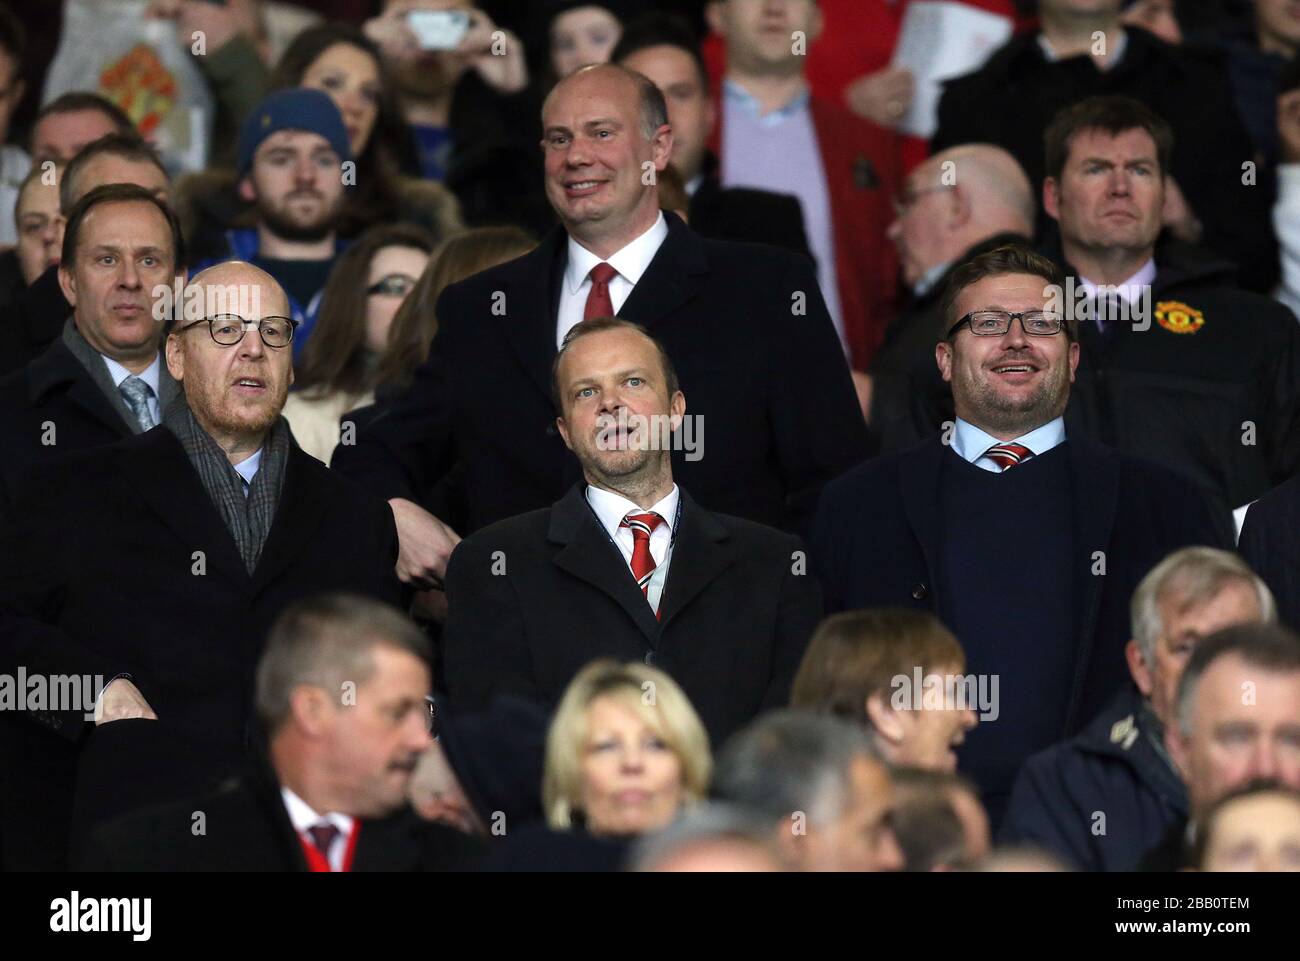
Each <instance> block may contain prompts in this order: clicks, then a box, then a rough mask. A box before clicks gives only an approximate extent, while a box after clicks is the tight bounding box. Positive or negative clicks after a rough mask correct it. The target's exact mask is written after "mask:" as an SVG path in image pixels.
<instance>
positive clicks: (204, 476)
mask: <svg viewBox="0 0 1300 961" xmlns="http://www.w3.org/2000/svg"><path fill="white" fill-rule="evenodd" d="M232 298H236V299H235V300H232ZM231 302H237V303H239V305H240V306H241V308H242V309H243V313H242V314H239V315H233V314H230V313H228V312H226V311H222V312H219V313H207V312H206V311H205V312H204V313H205V316H203V317H200V318H197V319H193V320H190V319H185V320H183V321H182V322H180V323H178V324H176V325H175V327H174V329H172V330H171V332H170V333H169V334H168V336H167V338H166V342H165V344H164V358H165V361H166V365H167V369H168V371H169V372H170V374H171V376H172V377H173V378H174V379H175V381H176V382H177V383H178V384H179V386H180V392H179V396H178V397H177V398H176V399H175V400H174V401H173V402H172V403H170V404H169V405H168V406H167V407H166V408H165V409H163V410H161V411H160V416H159V421H160V422H159V424H158V425H157V426H155V427H153V428H152V429H150V430H147V431H145V432H144V433H142V434H139V435H137V436H134V437H132V438H130V439H129V440H127V441H124V442H121V443H117V444H113V445H110V446H107V447H103V448H99V449H97V450H93V451H83V452H80V453H76V454H72V455H69V456H67V457H63V458H57V459H55V460H52V461H51V462H50V463H49V464H48V465H45V466H43V467H42V468H41V469H39V470H37V471H33V472H32V473H31V474H29V476H28V478H27V483H25V484H24V485H23V486H22V487H21V489H20V492H19V496H18V498H17V500H16V502H15V510H14V515H13V516H14V518H15V519H14V522H13V523H12V524H11V525H9V526H8V527H7V529H5V530H4V531H3V532H2V533H0V551H2V552H3V553H2V555H0V673H10V674H16V673H17V672H18V671H19V670H20V669H21V670H24V671H25V672H26V674H27V675H28V676H29V677H30V676H33V675H38V674H39V675H44V676H51V675H75V676H88V677H90V678H92V688H91V689H92V691H93V692H94V694H95V697H94V699H93V701H92V702H89V703H77V704H57V705H45V706H37V705H30V707H31V709H30V710H27V711H23V712H6V716H5V717H3V718H0V723H3V724H4V725H5V726H6V727H7V728H9V729H10V730H9V732H8V733H10V734H22V735H26V734H29V735H30V736H31V737H32V738H37V737H42V736H44V737H49V736H51V735H53V736H54V737H56V738H57V739H60V740H62V741H64V742H65V743H68V744H71V745H72V746H73V748H74V750H75V751H76V755H77V778H76V783H77V785H78V789H77V790H78V794H77V796H76V798H75V803H76V805H77V807H76V811H75V814H74V816H73V818H72V820H73V827H72V836H73V842H74V844H75V841H76V838H77V837H79V836H80V833H81V831H82V829H84V828H86V827H89V826H90V825H91V824H92V823H95V822H96V821H97V820H99V819H101V818H103V817H106V816H109V815H113V814H118V813H123V812H125V811H127V810H130V809H133V808H134V807H137V806H140V805H142V804H146V803H151V802H161V801H167V800H172V799H179V798H182V797H184V796H186V795H188V794H194V793H200V792H202V791H203V790H205V789H206V788H208V787H211V786H214V785H215V784H217V783H218V782H220V781H221V780H222V779H223V778H224V777H227V776H229V775H231V774H232V773H234V772H236V771H237V770H239V769H240V767H241V766H242V763H243V761H244V754H245V751H246V749H247V747H248V742H249V732H250V731H251V730H252V719H253V704H252V695H253V684H252V681H253V669H254V666H255V665H256V663H257V659H258V656H259V654H260V652H261V647H262V644H263V641H264V639H265V637H266V633H267V630H268V628H269V626H270V624H271V623H272V621H273V620H274V619H275V617H276V616H277V615H278V614H279V613H280V611H281V610H282V609H283V608H284V607H286V606H287V605H289V604H291V603H293V602H295V601H297V600H299V599H301V598H303V597H306V596H309V595H315V594H318V593H322V592H328V591H348V592H352V593H355V594H360V595H363V596H368V597H372V598H375V599H376V600H380V601H386V602H388V603H393V604H399V605H400V603H401V600H402V592H401V587H400V585H399V583H398V581H397V578H396V572H395V567H394V565H395V563H396V560H397V532H396V529H395V527H394V523H393V518H392V513H391V511H390V510H389V509H388V506H387V505H386V504H385V503H384V502H383V501H382V500H379V499H377V498H374V497H373V496H371V495H369V494H367V493H366V492H364V491H362V490H361V489H360V488H359V487H357V486H356V485H355V484H353V483H352V482H351V481H348V480H347V479H345V478H343V477H340V476H338V475H336V474H333V473H331V472H330V471H329V469H328V468H326V467H325V466H324V465H323V464H321V463H320V462H319V461H317V460H316V459H315V458H313V457H311V456H310V455H308V454H305V453H304V452H303V451H301V450H300V449H299V448H298V446H297V445H296V444H295V443H294V440H293V435H292V433H291V432H290V430H289V427H288V424H287V423H286V422H285V420H284V419H283V418H282V417H281V415H280V412H281V409H282V408H283V406H284V401H285V397H286V395H287V393H288V390H289V385H290V384H291V383H292V382H293V366H292V342H293V337H294V328H295V325H294V324H293V322H292V321H291V320H289V318H288V313H289V311H288V301H287V298H286V297H285V294H284V291H283V290H282V289H281V288H280V285H279V284H278V283H276V281H275V280H274V279H273V278H272V277H271V276H270V275H269V274H267V273H265V272H264V271H262V270H260V269H259V268H257V267H255V266H253V265H251V264H247V263H242V262H228V263H225V264H221V265H218V266H216V267H213V268H211V269H209V270H206V271H204V272H202V273H200V274H198V275H197V276H196V277H195V278H194V279H193V281H192V282H191V286H190V288H188V289H187V290H186V291H185V294H184V301H183V304H184V307H185V309H186V317H187V318H188V315H189V312H190V308H191V305H198V306H206V305H208V304H217V305H221V304H225V303H231ZM83 700H84V699H83ZM38 707H39V709H38ZM33 722H34V723H33ZM20 725H21V730H20ZM92 732H93V733H92ZM6 770H11V771H15V770H21V768H17V767H12V766H6ZM8 780H9V781H10V784H8V785H6V788H5V792H6V797H8V796H10V795H11V794H12V793H13V790H12V787H11V785H12V782H15V781H17V782H21V783H22V785H23V787H22V793H24V794H25V797H24V799H23V800H25V802H26V803H27V804H29V805H30V804H36V803H44V804H47V805H62V806H63V807H64V808H67V807H68V805H69V804H70V803H71V802H70V800H69V798H68V796H67V794H66V790H65V793H63V794H60V793H59V792H58V791H57V790H53V786H47V787H51V793H49V794H45V795H42V794H41V792H40V791H39V790H36V789H38V788H40V787H42V785H39V784H36V783H35V782H34V781H32V780H31V779H24V778H23V777H15V778H12V779H8ZM65 788H66V786H65ZM34 791H35V794H36V796H35V797H33V796H31V795H32V794H33V792H34ZM5 813H6V814H10V813H12V814H13V815H15V816H14V817H13V818H12V819H6V821H5V823H4V833H5V836H6V840H8V839H9V838H10V837H12V836H14V835H15V833H18V832H22V831H24V830H26V827H25V824H24V822H23V820H22V818H21V816H20V815H21V814H22V810H14V809H13V807H12V806H11V805H6V810H5ZM40 840H41V843H43V844H45V845H48V846H49V847H50V849H51V850H66V849H67V846H68V837H67V836H63V837H57V836H56V837H44V838H41V839H40ZM8 847H9V845H8V844H6V855H7V854H8Z"/></svg>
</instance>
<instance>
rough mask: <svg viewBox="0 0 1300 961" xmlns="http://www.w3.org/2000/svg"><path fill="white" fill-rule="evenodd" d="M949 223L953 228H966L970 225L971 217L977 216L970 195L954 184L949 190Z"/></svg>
mask: <svg viewBox="0 0 1300 961" xmlns="http://www.w3.org/2000/svg"><path fill="white" fill-rule="evenodd" d="M948 195H949V203H950V204H951V206H950V207H949V208H948V210H949V214H948V216H949V222H950V223H951V224H952V226H953V227H965V226H966V225H967V224H968V223H970V220H971V217H973V216H974V215H975V210H974V207H973V205H972V204H971V199H970V194H968V193H967V192H966V191H965V190H963V189H962V188H961V187H960V186H959V185H957V184H954V185H953V186H952V187H951V188H950V189H949V190H948Z"/></svg>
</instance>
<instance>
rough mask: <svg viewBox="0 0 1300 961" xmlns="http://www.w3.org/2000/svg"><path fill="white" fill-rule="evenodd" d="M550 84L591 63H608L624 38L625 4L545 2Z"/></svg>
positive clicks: (629, 8) (628, 6) (630, 7)
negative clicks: (549, 44)
mask: <svg viewBox="0 0 1300 961" xmlns="http://www.w3.org/2000/svg"><path fill="white" fill-rule="evenodd" d="M545 4H546V12H545V15H546V17H547V20H548V21H549V22H548V26H547V34H548V37H549V39H550V43H551V49H550V64H549V66H550V68H551V73H552V77H551V79H552V81H555V80H563V79H564V78H565V77H567V76H568V75H569V74H571V73H573V72H574V71H575V70H578V69H580V68H582V67H585V66H587V65H588V64H592V63H609V61H610V60H612V59H613V57H611V53H612V52H613V50H614V47H615V46H616V45H617V44H618V41H619V38H620V37H621V36H622V35H623V24H624V23H625V22H626V19H627V15H628V14H629V13H632V12H634V11H635V9H636V6H637V5H636V4H634V3H629V2H628V0H545Z"/></svg>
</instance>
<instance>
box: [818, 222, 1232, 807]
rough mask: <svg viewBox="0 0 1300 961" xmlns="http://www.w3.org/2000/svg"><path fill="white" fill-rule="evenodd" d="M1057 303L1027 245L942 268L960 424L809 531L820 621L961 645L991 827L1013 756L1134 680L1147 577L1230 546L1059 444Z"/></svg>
mask: <svg viewBox="0 0 1300 961" xmlns="http://www.w3.org/2000/svg"><path fill="white" fill-rule="evenodd" d="M1061 292H1062V277H1061V273H1060V270H1059V269H1058V268H1057V267H1056V266H1055V265H1054V264H1052V262H1051V261H1049V260H1046V259H1045V258H1043V257H1041V256H1039V255H1037V254H1035V253H1033V252H1032V251H1030V250H1029V249H1027V248H1025V247H1022V246H1005V247H999V248H996V249H994V250H992V251H989V252H987V253H984V254H981V255H979V256H976V257H975V258H973V259H972V260H970V261H968V262H966V263H964V264H962V265H961V266H959V267H958V268H957V269H956V270H954V271H953V272H952V274H951V276H950V278H949V280H948V283H947V287H946V288H945V291H944V296H943V301H942V308H941V313H942V321H941V326H940V327H939V328H938V329H937V330H935V339H936V340H937V341H938V342H937V343H936V344H935V347H934V353H935V360H936V363H937V365H938V368H939V372H940V375H941V376H942V378H943V380H944V381H946V382H947V383H948V384H950V385H951V387H952V394H953V401H954V406H955V409H956V418H955V420H954V421H953V422H951V423H949V424H947V425H945V429H944V430H943V431H942V433H941V434H940V435H938V436H936V437H934V438H932V439H931V440H929V441H927V442H925V443H924V444H922V445H921V446H919V447H914V448H911V449H909V450H906V451H903V452H901V453H898V454H892V455H888V456H885V457H881V458H878V459H876V460H874V461H869V462H867V463H866V464H864V465H862V466H861V467H858V468H856V469H854V470H853V471H850V472H849V473H848V474H846V475H844V476H843V477H842V478H840V479H839V480H837V481H834V482H832V483H831V484H830V485H829V486H828V487H827V488H826V491H825V493H824V495H823V497H822V500H821V504H820V505H819V508H818V515H817V521H816V523H815V525H814V533H813V542H812V550H813V560H814V569H815V570H816V571H817V573H818V574H819V577H820V579H821V582H822V584H823V586H824V588H825V590H826V594H827V602H828V603H827V606H828V609H830V610H844V609H854V608H863V607H879V606H894V607H905V608H916V609H921V610H927V611H933V612H934V613H936V614H937V615H938V616H939V618H940V619H941V620H942V621H943V622H944V624H945V625H946V626H947V627H948V628H949V629H951V630H952V631H953V633H955V634H956V635H957V637H958V639H959V640H960V641H961V643H962V646H963V648H965V650H966V653H967V666H966V670H967V672H968V674H967V675H965V677H967V678H969V677H972V676H973V677H974V678H975V681H976V686H975V687H973V688H972V687H970V686H969V685H967V686H965V687H963V688H962V690H963V691H966V690H971V691H975V692H977V693H978V694H979V700H978V703H968V704H964V705H963V704H957V703H953V704H948V703H946V702H945V704H944V707H945V708H949V709H962V708H963V707H965V708H970V709H974V710H977V711H978V712H979V713H980V716H981V723H980V724H979V726H978V727H977V728H976V729H975V730H974V731H972V732H970V733H969V734H967V736H966V741H965V743H964V744H963V745H962V747H961V749H960V750H959V752H958V764H959V768H960V769H961V770H963V771H964V772H965V773H966V774H968V775H969V776H970V777H972V778H973V779H974V780H975V782H976V783H977V784H978V785H979V787H980V789H981V792H982V793H983V795H984V801H985V804H986V806H987V807H988V809H989V814H990V817H991V818H992V819H993V821H994V823H995V824H996V822H997V820H998V818H999V817H1000V814H1001V812H1002V809H1003V806H1004V805H1005V802H1006V797H1007V794H1008V792H1009V790H1010V787H1011V782H1012V778H1014V776H1015V773H1016V771H1017V769H1018V767H1019V765H1020V763H1021V762H1022V761H1023V760H1024V759H1025V758H1026V757H1027V756H1028V755H1029V754H1031V753H1033V752H1035V751H1037V750H1041V749H1042V748H1043V747H1046V746H1047V745H1048V744H1051V743H1053V742H1055V741H1057V740H1061V739H1062V738H1064V737H1066V736H1069V735H1072V734H1074V733H1075V732H1076V731H1077V730H1078V729H1079V727H1080V725H1081V724H1082V723H1084V722H1086V721H1088V720H1089V719H1091V718H1092V717H1093V716H1094V715H1095V714H1096V713H1097V712H1098V711H1099V710H1100V709H1101V708H1102V706H1103V705H1104V704H1105V703H1106V701H1107V700H1108V699H1109V698H1110V697H1111V696H1113V695H1114V694H1115V693H1116V692H1117V691H1118V690H1119V689H1120V687H1121V685H1123V684H1125V683H1127V677H1128V675H1127V669H1126V665H1125V659H1124V645H1125V643H1126V642H1127V641H1128V603H1129V598H1130V596H1131V595H1132V593H1133V589H1134V588H1135V587H1136V586H1137V584H1138V582H1139V581H1140V580H1141V578H1142V577H1143V576H1144V575H1145V574H1146V572H1147V571H1148V570H1149V569H1150V568H1151V567H1152V566H1154V565H1155V564H1156V563H1157V562H1158V561H1160V560H1161V559H1162V558H1163V557H1164V556H1165V555H1166V554H1168V553H1169V552H1171V551H1172V550H1174V549H1175V548H1178V547H1182V546H1185V545H1190V544H1211V545H1218V546H1228V545H1224V544H1223V537H1224V534H1225V531H1224V529H1223V527H1222V526H1221V525H1218V524H1216V515H1215V514H1214V513H1213V512H1212V510H1211V508H1210V506H1209V504H1208V503H1207V501H1206V499H1205V498H1204V496H1203V495H1202V494H1201V493H1200V492H1199V490H1198V489H1197V488H1196V487H1194V486H1193V485H1192V484H1191V483H1190V482H1189V481H1186V480H1184V479H1182V477H1181V476H1179V475H1176V474H1173V473H1172V472H1170V471H1168V470H1165V469H1163V468H1158V467H1156V466H1154V465H1149V464H1147V463H1145V462H1143V461H1139V460H1135V459H1130V458H1128V457H1126V456H1123V455H1120V454H1118V453H1117V452H1115V451H1112V450H1110V449H1108V448H1104V447H1100V446H1098V445H1096V444H1094V443H1091V442H1089V441H1087V440H1086V439H1085V438H1082V437H1069V436H1067V434H1066V428H1065V422H1064V420H1063V418H1062V414H1063V413H1064V411H1065V407H1066V403H1067V401H1068V399H1069V395H1070V386H1071V384H1072V383H1073V381H1074V376H1075V369H1076V367H1077V366H1078V362H1079V343H1078V329H1077V326H1078V325H1077V323H1076V322H1075V320H1074V319H1073V317H1072V316H1070V315H1069V314H1068V313H1066V312H1064V311H1063V310H1062V306H1063V305H1062V304H1061ZM950 689H951V690H953V691H956V690H957V687H956V686H955V685H953V686H951V688H950ZM922 693H923V692H913V693H912V697H913V698H920V697H921V695H922ZM909 703H911V702H909ZM927 706H928V705H927Z"/></svg>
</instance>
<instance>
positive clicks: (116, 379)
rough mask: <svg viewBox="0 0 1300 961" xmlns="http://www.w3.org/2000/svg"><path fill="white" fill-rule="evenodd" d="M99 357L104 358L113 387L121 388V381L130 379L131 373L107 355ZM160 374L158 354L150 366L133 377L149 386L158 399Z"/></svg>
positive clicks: (160, 365)
mask: <svg viewBox="0 0 1300 961" xmlns="http://www.w3.org/2000/svg"><path fill="white" fill-rule="evenodd" d="M99 356H100V357H103V358H104V364H105V365H106V366H107V367H108V376H109V377H112V378H113V386H114V387H121V386H122V381H124V380H126V379H127V378H128V377H130V376H131V372H130V371H129V370H127V369H126V368H125V367H123V366H122V365H121V364H119V363H118V362H117V361H115V360H114V359H113V358H112V357H109V356H108V355H107V354H100V355H99ZM161 372H162V355H161V354H160V355H159V356H157V357H155V358H154V359H153V363H152V364H150V365H149V366H148V367H146V368H145V369H144V370H143V371H141V372H140V373H138V374H136V375H135V376H136V377H139V378H140V379H141V380H142V381H144V382H145V383H146V384H148V385H149V389H150V390H152V391H153V395H154V397H155V398H157V397H158V378H159V377H160V376H161Z"/></svg>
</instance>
